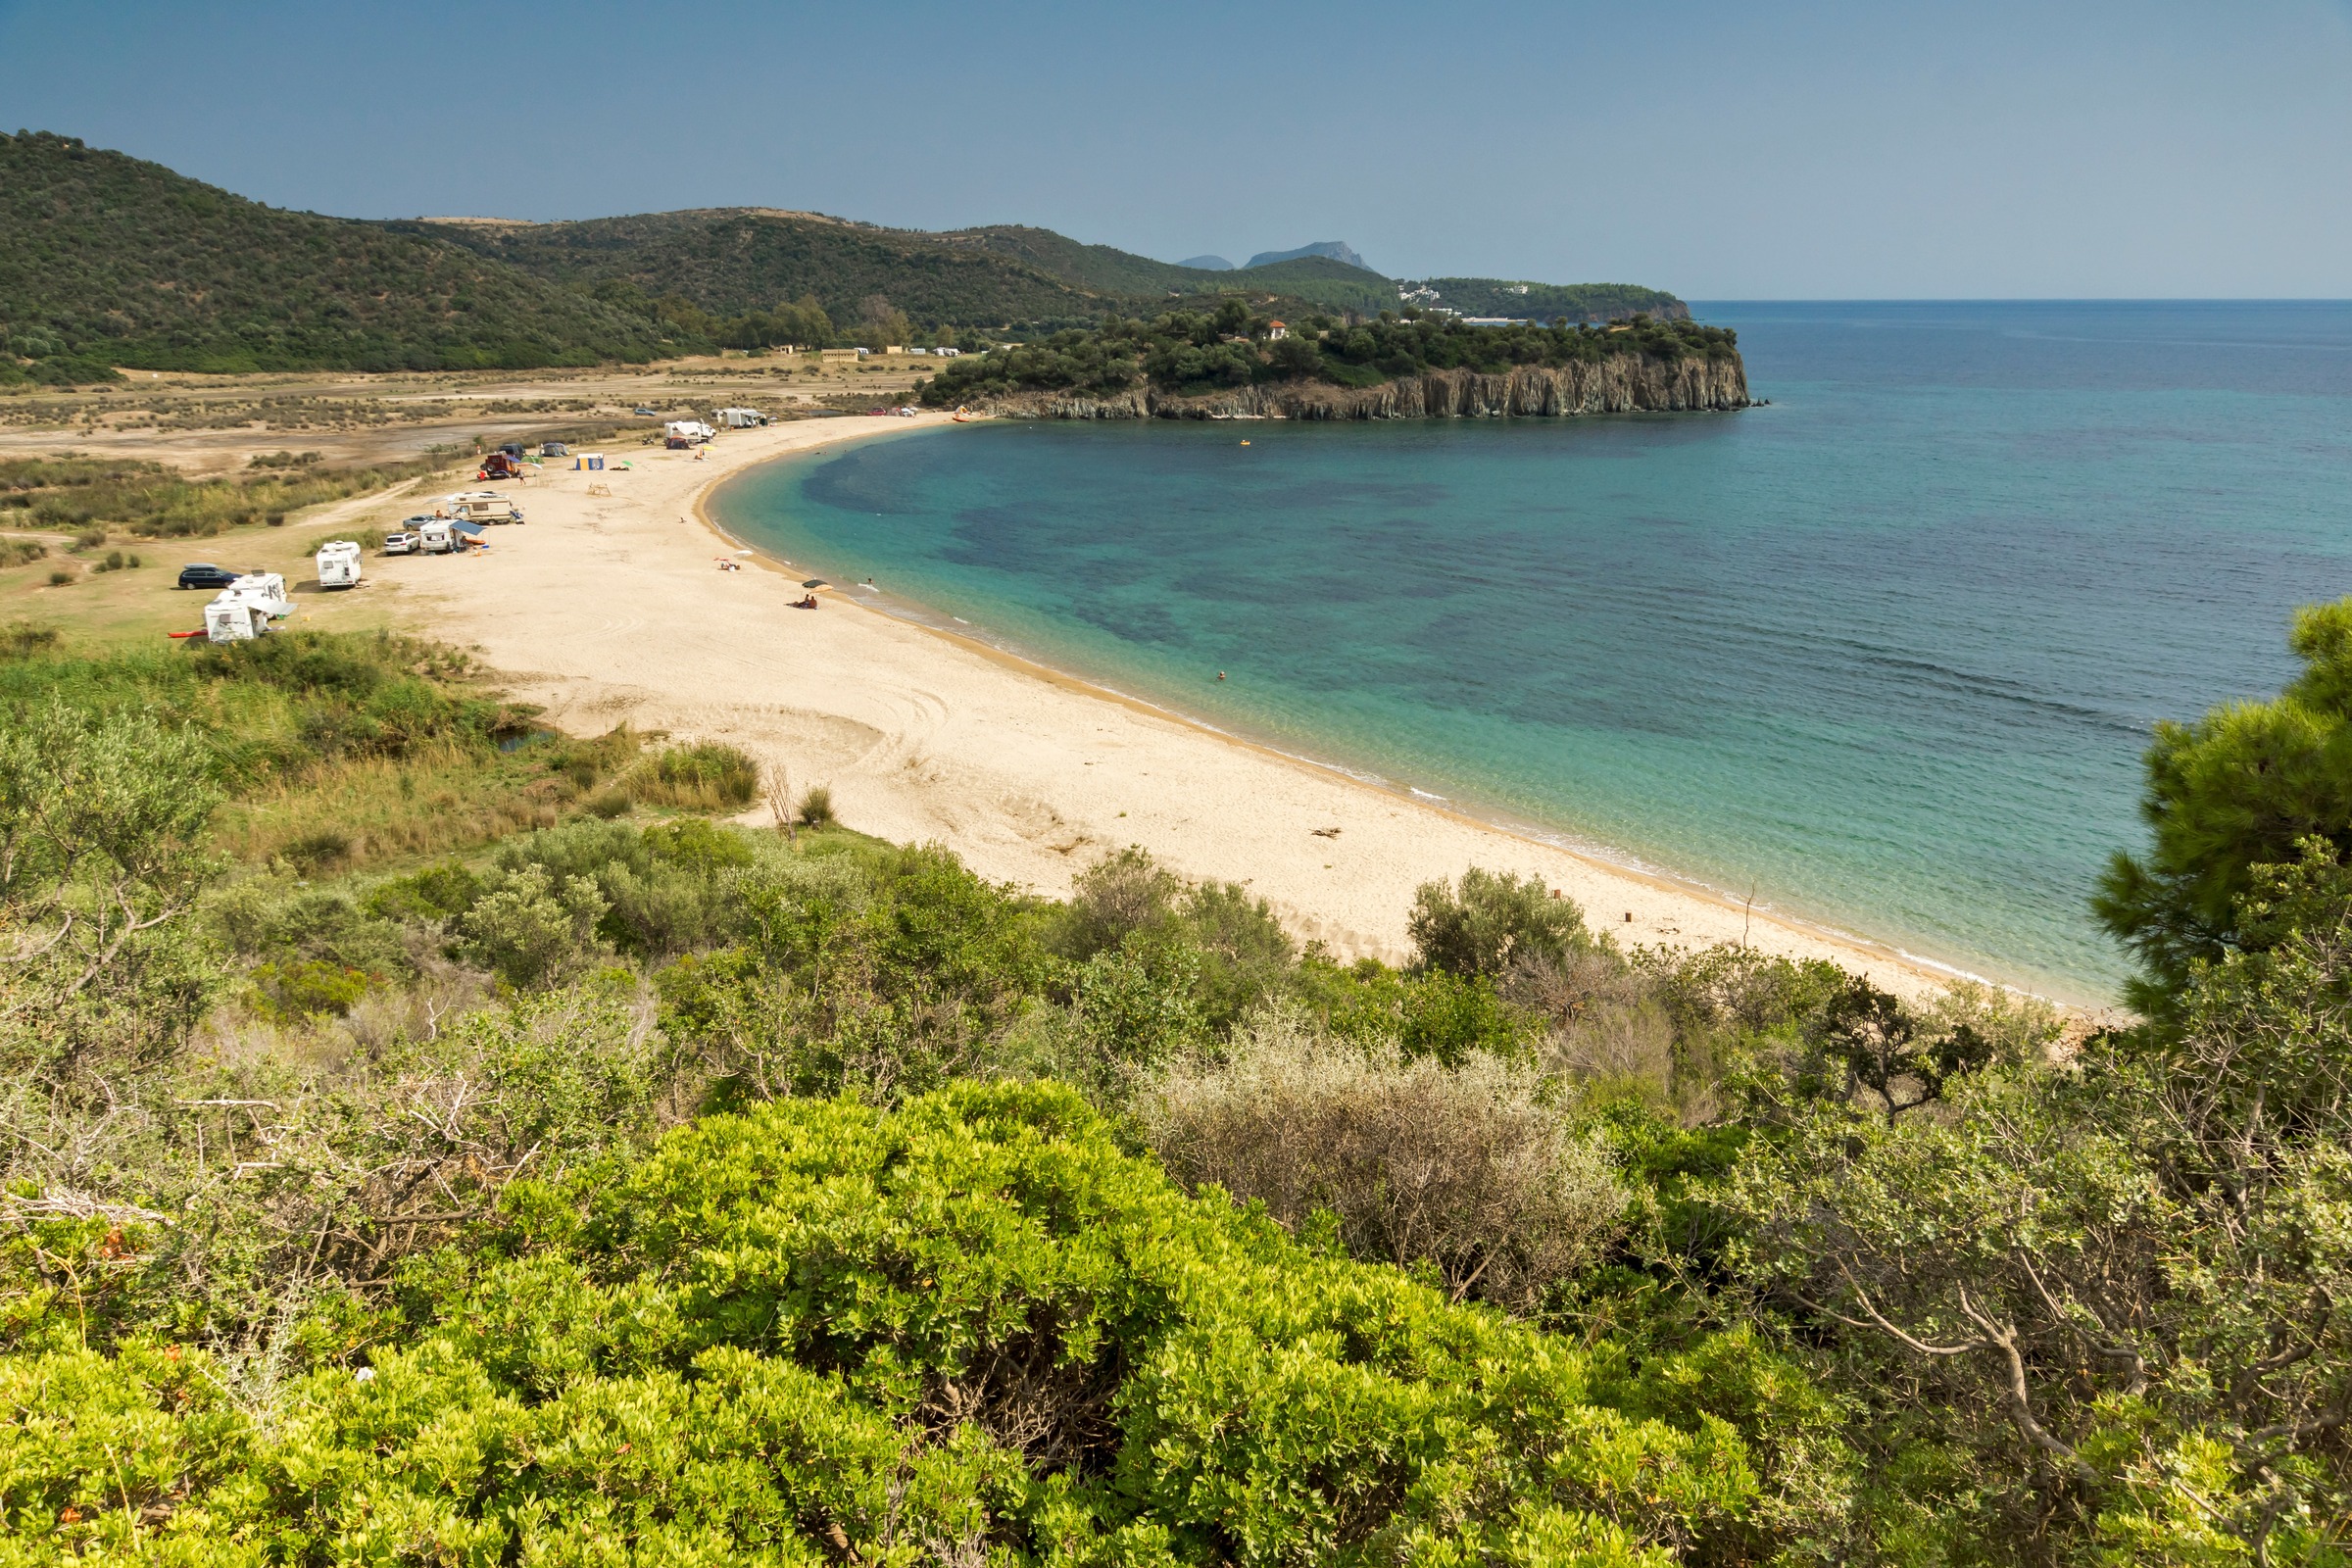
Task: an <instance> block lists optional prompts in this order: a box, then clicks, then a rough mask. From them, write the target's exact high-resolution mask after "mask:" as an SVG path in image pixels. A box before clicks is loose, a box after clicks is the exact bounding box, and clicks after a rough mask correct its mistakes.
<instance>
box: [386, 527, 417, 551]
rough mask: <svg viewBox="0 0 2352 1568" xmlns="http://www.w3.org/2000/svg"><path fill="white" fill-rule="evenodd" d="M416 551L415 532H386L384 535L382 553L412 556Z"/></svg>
mask: <svg viewBox="0 0 2352 1568" xmlns="http://www.w3.org/2000/svg"><path fill="white" fill-rule="evenodd" d="M416 553H417V536H416V535H415V534H413V533H388V534H386V535H384V554H385V555H387V556H413V555H415V554H416Z"/></svg>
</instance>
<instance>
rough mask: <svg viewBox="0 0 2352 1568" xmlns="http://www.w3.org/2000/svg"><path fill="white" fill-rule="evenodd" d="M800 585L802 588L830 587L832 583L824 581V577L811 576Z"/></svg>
mask: <svg viewBox="0 0 2352 1568" xmlns="http://www.w3.org/2000/svg"><path fill="white" fill-rule="evenodd" d="M801 586H802V587H804V588H830V587H832V586H833V585H832V584H831V583H829V582H827V581H825V579H824V578H822V577H811V578H809V580H808V581H807V582H805V583H803V584H801Z"/></svg>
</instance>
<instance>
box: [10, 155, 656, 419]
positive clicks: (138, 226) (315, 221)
mask: <svg viewBox="0 0 2352 1568" xmlns="http://www.w3.org/2000/svg"><path fill="white" fill-rule="evenodd" d="M668 352H674V350H673V349H672V347H671V345H669V344H667V343H666V342H665V341H664V340H663V338H662V334H661V332H660V330H659V326H658V324H657V323H656V322H654V321H652V320H651V319H647V318H646V317H644V316H642V315H632V314H630V313H628V312H625V311H619V310H615V309H614V308H613V307H612V306H610V305H608V304H605V303H603V302H600V301H598V300H595V299H592V298H590V297H588V296H587V295H585V294H583V293H580V292H578V291H575V290H568V289H563V288H557V287H554V286H551V285H550V284H548V283H546V282H543V281H541V280H540V279H538V278H535V277H531V276H528V275H526V274H524V273H521V272H518V271H516V270H514V269H511V268H504V267H496V266H489V265H485V264H484V263H483V262H482V261H481V260H480V259H479V258H478V257H475V256H473V255H472V254H470V253H469V252H467V251H466V250H465V249H464V248H463V247H460V246H456V245H452V244H449V243H447V242H445V241H439V240H434V239H430V238H425V237H419V236H416V235H409V234H397V233H393V232H391V231H389V230H387V229H385V228H383V227H381V226H379V225H376V224H372V223H362V222H352V221H345V220H341V219H333V218H320V217H318V216H316V215H314V214H309V213H289V212H280V211H277V210H274V209H271V208H268V207H264V206H262V205H260V204H259V203H256V202H249V201H246V200H244V199H243V198H241V197H237V196H232V195H230V194H229V193H228V192H226V191H223V190H219V189H216V188H215V187H213V186H210V185H205V184H201V183H199V182H197V181H195V180H192V179H187V178H184V177H182V176H180V175H178V174H175V173H173V172H171V171H170V170H168V169H165V168H163V167H161V166H160V165H156V164H149V163H142V162H140V161H139V160H137V159H133V158H127V157H124V156H123V154H121V153H112V152H102V151H99V150H96V149H93V148H88V147H84V146H83V145H82V144H81V143H80V142H79V141H77V140H74V139H73V138H71V137H64V136H54V135H50V134H47V133H45V132H31V133H26V134H21V135H16V136H6V135H0V381H5V380H10V379H16V380H23V379H26V378H30V379H34V380H43V381H75V380H89V379H93V378H99V377H102V376H103V375H104V374H105V373H108V371H107V368H108V367H110V366H131V367H137V368H146V369H162V370H276V369H297V368H311V367H319V366H330V367H339V368H352V369H370V370H389V369H447V368H475V367H500V368H521V367H528V366H542V365H591V364H595V363H597V362H599V361H603V360H639V361H642V360H646V359H650V358H654V357H657V356H659V355H661V354H663V353H668ZM21 362H30V363H29V364H25V363H21Z"/></svg>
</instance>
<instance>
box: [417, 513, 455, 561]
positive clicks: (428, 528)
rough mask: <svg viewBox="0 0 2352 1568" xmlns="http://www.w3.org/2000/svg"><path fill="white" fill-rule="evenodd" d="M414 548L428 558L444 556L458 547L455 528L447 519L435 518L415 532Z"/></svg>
mask: <svg viewBox="0 0 2352 1568" xmlns="http://www.w3.org/2000/svg"><path fill="white" fill-rule="evenodd" d="M417 548H418V549H419V550H422V551H423V552H424V553H425V554H426V555H428V556H446V555H448V554H449V553H450V552H451V551H453V550H456V549H458V548H460V547H459V544H458V534H457V528H456V526H455V525H454V524H453V523H451V521H450V520H449V519H448V518H447V517H435V518H433V519H432V520H431V521H429V522H427V523H425V525H424V526H423V527H421V528H418V529H417Z"/></svg>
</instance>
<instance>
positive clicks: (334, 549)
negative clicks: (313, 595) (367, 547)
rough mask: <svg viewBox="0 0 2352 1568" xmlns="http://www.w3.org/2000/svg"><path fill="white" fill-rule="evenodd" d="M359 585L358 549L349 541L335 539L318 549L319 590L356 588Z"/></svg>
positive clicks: (355, 544) (355, 543)
mask: <svg viewBox="0 0 2352 1568" xmlns="http://www.w3.org/2000/svg"><path fill="white" fill-rule="evenodd" d="M359 585H360V547H359V544H358V543H357V542H356V541H354V540H350V539H336V540H333V541H330V542H329V543H326V544H322V545H320V546H319V587H321V588H357V587H358V586H359Z"/></svg>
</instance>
